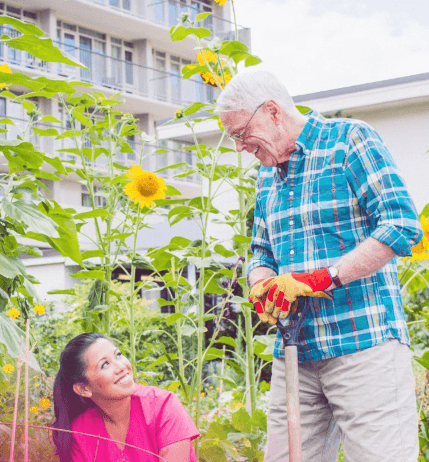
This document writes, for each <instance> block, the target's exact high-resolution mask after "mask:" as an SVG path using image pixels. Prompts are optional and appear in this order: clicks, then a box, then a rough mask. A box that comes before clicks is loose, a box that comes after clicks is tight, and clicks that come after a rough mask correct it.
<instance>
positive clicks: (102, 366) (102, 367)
mask: <svg viewBox="0 0 429 462" xmlns="http://www.w3.org/2000/svg"><path fill="white" fill-rule="evenodd" d="M105 364H109V363H108V362H107V361H104V363H103V364H102V365H101V369H104V366H105Z"/></svg>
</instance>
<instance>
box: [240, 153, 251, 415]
mask: <svg viewBox="0 0 429 462" xmlns="http://www.w3.org/2000/svg"><path fill="white" fill-rule="evenodd" d="M237 157H238V159H237V160H238V168H239V177H238V178H239V185H240V186H243V181H242V178H243V177H242V175H243V173H242V157H241V152H237ZM238 202H239V210H240V234H242V235H243V236H245V235H246V234H247V230H246V204H245V200H244V191H243V190H242V189H239V191H238ZM240 254H241V256H242V257H243V258H244V262H243V266H242V270H243V273H242V274H246V268H247V254H248V245H247V244H241V245H240ZM243 297H244V298H246V299H247V298H249V289H248V287H247V285H246V286H245V287H243ZM242 309H243V314H244V330H245V334H246V358H247V380H248V384H247V385H248V387H249V389H250V406H248V407H249V408H250V410H251V412H252V413H253V411H254V410H255V409H256V381H255V359H254V353H253V329H252V312H251V310H250V308H248V307H246V306H243V307H242Z"/></svg>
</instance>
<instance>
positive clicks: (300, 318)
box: [276, 297, 310, 462]
mask: <svg viewBox="0 0 429 462" xmlns="http://www.w3.org/2000/svg"><path fill="white" fill-rule="evenodd" d="M299 298H300V299H301V298H302V299H303V300H304V308H303V310H302V311H301V312H297V313H295V316H289V318H288V321H289V322H288V325H285V326H284V325H283V324H282V323H281V322H280V320H279V319H278V320H277V323H276V326H277V328H278V330H279V331H280V334H281V336H282V338H283V343H284V346H285V377H286V409H287V425H288V440H289V462H302V446H301V419H300V412H299V379H298V348H297V344H298V335H299V331H300V329H301V327H302V324H303V322H304V319H305V317H306V316H307V312H308V310H309V307H310V304H309V303H308V300H307V298H306V297H299ZM292 318H294V319H292Z"/></svg>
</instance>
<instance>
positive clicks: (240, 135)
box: [228, 101, 265, 141]
mask: <svg viewBox="0 0 429 462" xmlns="http://www.w3.org/2000/svg"><path fill="white" fill-rule="evenodd" d="M264 104H265V101H264V102H263V103H262V104H260V105H259V106H258V107H257V108H256V109H255V112H254V113H253V114H252V117H251V118H250V119H249V121H248V122H247V124H246V126H245V127H244V128H243V130H241V132H240V133H238V134H237V135H228V137H229V139H231V140H233V141H242V140H243V133H244V132H245V131H246V128H247V127H248V126H249V124H250V122H251V120H252V119H253V117H254V116H255V114H256V113H257V112H258V109H259V108H260V107H261V106H263V105H264Z"/></svg>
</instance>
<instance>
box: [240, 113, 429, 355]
mask: <svg viewBox="0 0 429 462" xmlns="http://www.w3.org/2000/svg"><path fill="white" fill-rule="evenodd" d="M307 117H308V121H307V123H306V124H305V126H304V128H303V130H302V132H301V134H300V135H299V137H298V139H297V142H296V150H295V152H294V153H293V154H292V155H291V157H290V160H289V166H288V172H287V174H285V171H284V169H283V168H282V167H281V166H280V167H269V168H267V167H261V168H260V170H259V174H258V181H257V184H258V185H257V195H256V204H255V214H254V225H253V236H252V251H253V257H252V259H251V261H250V264H249V266H248V270H247V273H248V274H249V272H250V271H252V270H253V269H254V268H257V267H260V266H264V267H268V268H271V269H273V270H274V271H275V272H276V273H277V274H284V273H290V272H309V271H313V270H316V269H321V268H324V267H327V266H330V265H335V263H337V262H338V261H339V260H340V259H341V257H342V256H343V255H345V254H347V253H348V252H350V251H351V250H353V249H354V248H356V247H357V246H358V245H359V244H360V243H361V242H363V241H364V240H365V239H367V238H368V237H373V238H375V239H377V240H378V241H380V242H382V243H383V244H386V245H388V246H389V247H390V248H391V249H392V250H393V251H394V252H395V254H396V255H399V256H410V255H411V247H412V246H414V245H416V244H417V243H418V242H419V241H420V240H421V238H422V230H421V226H420V223H419V218H418V215H417V212H416V209H415V206H414V204H413V201H412V199H411V198H410V196H409V194H408V191H407V188H406V186H405V184H404V180H403V178H402V177H401V175H400V173H399V171H398V168H397V166H396V165H395V162H394V160H393V158H392V156H391V154H390V153H389V151H388V150H387V148H386V146H385V145H384V144H383V142H382V141H381V139H380V137H379V136H378V134H377V133H376V132H375V131H374V130H373V129H372V128H371V127H370V126H368V125H367V124H366V123H364V122H360V121H357V120H350V119H325V118H324V117H322V116H321V115H320V114H319V113H317V112H316V111H311V112H310V113H309V114H307ZM332 293H333V297H334V300H333V301H331V300H327V299H324V298H313V297H308V298H307V303H310V309H309V312H308V314H307V318H306V319H305V321H304V324H303V327H302V329H301V331H300V334H299V345H298V360H299V362H301V363H302V362H307V361H318V360H321V359H326V358H332V357H336V356H341V355H344V354H349V353H354V352H356V351H360V350H364V349H366V348H369V347H372V346H374V345H376V344H377V343H380V342H383V341H384V340H385V339H386V338H389V337H390V338H392V337H394V338H397V339H398V340H399V341H400V342H402V343H406V344H408V345H409V337H408V330H407V326H406V322H405V315H404V311H403V307H402V300H401V294H400V285H399V280H398V274H397V266H396V257H395V258H393V259H392V260H391V261H390V262H389V263H388V264H387V265H385V266H384V267H383V268H381V269H380V270H378V271H376V272H375V273H373V274H371V275H369V276H367V277H364V278H362V279H358V280H356V281H353V282H351V283H349V284H346V285H344V286H343V287H342V288H336V289H334V290H333V291H332ZM301 303H304V299H302V300H300V304H301ZM301 309H302V306H300V309H299V310H298V311H300V310H301ZM292 316H293V317H294V316H296V314H295V315H292ZM285 322H286V323H287V322H289V321H288V320H286V321H285ZM283 355H284V353H283V342H282V339H281V336H280V333H279V332H278V333H277V338H276V343H275V348H274V356H276V357H282V356H283Z"/></svg>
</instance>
